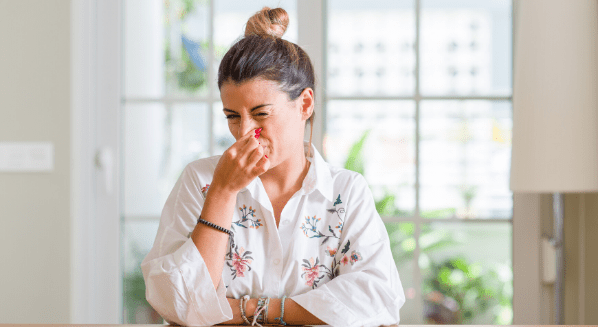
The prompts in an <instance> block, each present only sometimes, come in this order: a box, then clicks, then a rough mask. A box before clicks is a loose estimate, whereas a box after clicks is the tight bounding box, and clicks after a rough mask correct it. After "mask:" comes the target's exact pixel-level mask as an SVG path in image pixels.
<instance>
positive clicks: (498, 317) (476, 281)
mask: <svg viewBox="0 0 598 327" xmlns="http://www.w3.org/2000/svg"><path fill="white" fill-rule="evenodd" d="M511 280H512V279H510V278H507V279H506V280H505V279H504V278H501V277H500V276H499V274H498V273H497V271H496V270H493V269H488V270H486V271H484V270H483V269H482V267H481V266H480V265H479V264H477V263H469V262H468V261H467V259H465V258H464V257H462V256H458V257H453V258H449V259H446V260H444V261H442V262H441V263H439V264H437V263H432V264H431V272H430V274H428V277H427V278H426V279H425V280H424V285H423V290H422V291H423V294H425V295H427V305H442V303H446V302H447V301H446V300H447V299H448V300H449V301H453V300H454V301H455V302H456V308H455V319H456V320H454V321H445V323H455V324H468V323H472V322H476V321H474V318H476V317H478V316H480V315H483V314H485V313H487V312H488V311H489V310H491V313H492V314H493V318H492V319H493V321H492V323H493V324H504V323H510V317H505V315H504V312H505V310H507V311H508V310H510V308H511V306H512V304H511V294H510V292H509V287H508V285H507V284H508V283H509V282H510V281H511ZM449 303H450V302H449ZM445 305H446V304H445ZM507 316H508V315H507ZM476 323H481V322H479V321H477V322H476ZM482 323H487V322H482Z"/></svg>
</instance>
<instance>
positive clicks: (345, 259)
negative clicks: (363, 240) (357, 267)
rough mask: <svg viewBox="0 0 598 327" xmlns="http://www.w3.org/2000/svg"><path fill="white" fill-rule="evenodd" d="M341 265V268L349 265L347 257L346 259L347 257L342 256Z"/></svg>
mask: <svg viewBox="0 0 598 327" xmlns="http://www.w3.org/2000/svg"><path fill="white" fill-rule="evenodd" d="M341 263H342V264H343V266H345V265H346V264H348V263H349V257H347V255H344V256H343V258H342V259H341Z"/></svg>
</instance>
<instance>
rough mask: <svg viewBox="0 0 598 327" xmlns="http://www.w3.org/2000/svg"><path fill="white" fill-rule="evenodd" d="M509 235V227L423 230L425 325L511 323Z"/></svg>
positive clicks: (435, 226)
mask: <svg viewBox="0 0 598 327" xmlns="http://www.w3.org/2000/svg"><path fill="white" fill-rule="evenodd" d="M511 230H512V225H511V224H510V223H471V224H456V223H451V224H447V223H444V224H443V223H432V224H424V225H422V235H421V238H420V248H421V251H422V252H421V256H420V259H419V267H420V268H421V272H422V278H423V284H422V294H423V301H424V303H423V308H424V312H423V315H424V319H425V320H424V321H425V323H427V324H455V325H457V324H473V325H493V324H494V325H509V324H511V323H512V320H513V267H512V247H511V244H512V232H511Z"/></svg>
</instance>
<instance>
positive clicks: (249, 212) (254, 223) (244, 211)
mask: <svg viewBox="0 0 598 327" xmlns="http://www.w3.org/2000/svg"><path fill="white" fill-rule="evenodd" d="M239 211H241V212H242V214H241V219H239V220H237V221H233V224H235V225H237V226H241V227H243V228H247V226H245V225H243V223H244V222H247V221H249V224H250V226H249V228H255V229H258V228H260V226H263V224H262V223H261V221H262V220H261V219H251V218H248V217H249V216H251V217H255V209H252V208H251V206H249V210H248V209H247V207H246V206H245V205H243V208H241V207H239Z"/></svg>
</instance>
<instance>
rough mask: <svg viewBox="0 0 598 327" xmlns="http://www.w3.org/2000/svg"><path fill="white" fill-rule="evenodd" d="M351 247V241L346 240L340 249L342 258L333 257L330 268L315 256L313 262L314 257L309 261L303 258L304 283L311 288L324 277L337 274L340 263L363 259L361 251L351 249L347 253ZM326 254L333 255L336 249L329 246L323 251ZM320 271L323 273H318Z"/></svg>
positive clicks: (346, 263)
mask: <svg viewBox="0 0 598 327" xmlns="http://www.w3.org/2000/svg"><path fill="white" fill-rule="evenodd" d="M350 249H351V241H349V240H347V242H346V243H345V246H344V247H343V249H342V250H341V254H342V258H340V259H339V260H336V258H335V259H333V261H332V265H331V266H330V268H328V267H326V266H324V265H322V264H320V259H319V258H318V257H316V260H315V262H314V258H310V259H309V261H308V260H306V259H303V262H304V263H303V264H302V266H303V274H301V277H303V278H305V280H306V283H305V285H307V286H311V287H312V289H313V288H316V287H317V286H318V283H319V282H320V281H321V280H322V279H323V278H324V277H328V278H330V279H331V280H332V279H333V278H335V277H336V276H338V275H339V273H340V267H341V265H343V266H346V265H348V264H349V263H350V264H351V266H352V265H354V264H355V263H356V262H357V261H360V260H363V258H362V256H361V253H359V252H357V251H352V252H351V255H349V254H348V252H349V250H350ZM324 252H326V254H327V255H329V256H331V257H334V256H335V255H336V253H337V249H333V248H331V247H327V249H326V250H325V251H324ZM320 273H323V274H322V275H320Z"/></svg>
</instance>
